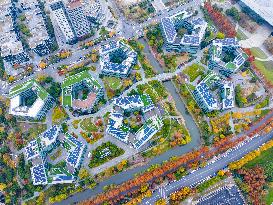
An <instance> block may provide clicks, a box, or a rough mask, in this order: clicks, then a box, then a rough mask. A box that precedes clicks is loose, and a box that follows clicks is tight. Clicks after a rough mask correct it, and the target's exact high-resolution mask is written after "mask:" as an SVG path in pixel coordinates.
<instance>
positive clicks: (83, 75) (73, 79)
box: [62, 70, 101, 89]
mask: <svg viewBox="0 0 273 205" xmlns="http://www.w3.org/2000/svg"><path fill="white" fill-rule="evenodd" d="M86 79H90V80H91V81H92V83H93V84H94V85H95V86H97V87H101V85H100V84H99V83H98V81H97V80H95V79H94V78H93V77H92V76H91V75H90V73H89V72H88V71H87V70H86V71H82V72H80V73H77V74H75V75H71V76H68V77H66V78H65V79H64V81H63V83H62V89H64V88H66V87H68V86H71V85H74V84H76V83H80V82H81V81H83V80H86Z"/></svg>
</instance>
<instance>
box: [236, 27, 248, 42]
mask: <svg viewBox="0 0 273 205" xmlns="http://www.w3.org/2000/svg"><path fill="white" fill-rule="evenodd" d="M236 37H237V38H238V39H239V40H246V39H247V36H246V35H245V34H244V32H243V31H241V30H240V29H238V30H237V36H236Z"/></svg>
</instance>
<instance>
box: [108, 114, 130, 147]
mask: <svg viewBox="0 0 273 205" xmlns="http://www.w3.org/2000/svg"><path fill="white" fill-rule="evenodd" d="M117 119H120V120H121V121H122V120H123V114H120V113H112V114H111V115H110V118H109V121H108V127H107V132H108V133H109V134H111V135H112V136H113V137H115V138H117V139H119V140H121V141H122V142H125V143H127V141H128V134H129V129H128V131H125V130H124V129H122V128H121V125H120V124H118V122H117Z"/></svg>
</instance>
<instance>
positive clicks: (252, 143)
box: [141, 113, 273, 205]
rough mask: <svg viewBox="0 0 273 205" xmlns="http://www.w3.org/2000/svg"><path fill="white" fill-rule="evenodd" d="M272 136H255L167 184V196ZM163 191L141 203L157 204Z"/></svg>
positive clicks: (223, 165) (194, 182)
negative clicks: (202, 166) (224, 154)
mask: <svg viewBox="0 0 273 205" xmlns="http://www.w3.org/2000/svg"><path fill="white" fill-rule="evenodd" d="M272 116H273V113H271V114H270V115H269V116H268V117H267V118H266V119H264V120H262V121H261V122H260V123H258V125H255V126H253V127H252V129H251V130H253V129H255V128H257V127H258V126H259V125H261V124H263V123H264V122H265V121H266V120H267V119H268V118H269V117H272ZM272 138H273V131H271V132H270V133H268V134H266V135H264V136H258V137H255V138H253V139H252V140H250V141H248V142H246V143H245V144H244V145H243V146H241V147H239V148H234V149H233V150H232V151H230V152H229V153H228V154H227V155H226V156H223V157H222V158H220V159H218V160H217V161H215V162H214V163H211V164H210V165H207V166H206V167H204V168H200V169H198V170H196V171H195V172H193V173H191V174H189V175H187V176H185V177H183V178H182V179H181V180H179V181H175V182H172V183H170V184H168V185H166V186H165V187H164V188H163V189H164V192H165V194H166V196H169V195H170V194H171V193H173V192H175V191H177V190H179V189H180V188H181V187H185V186H192V185H194V184H196V183H197V182H199V181H201V180H202V179H204V178H206V177H209V176H213V175H215V173H216V172H217V171H218V170H221V169H224V168H226V167H227V166H228V164H229V163H231V162H233V161H236V160H239V159H241V158H242V157H243V156H244V155H246V154H247V153H249V152H251V151H253V150H255V149H257V148H258V147H260V146H261V145H262V144H263V143H265V142H267V141H269V140H270V139H272ZM161 193H162V191H160V190H156V191H154V193H153V195H152V197H150V198H147V199H144V200H143V202H142V203H141V204H145V205H153V204H155V202H156V201H157V200H159V199H160V198H162V196H161Z"/></svg>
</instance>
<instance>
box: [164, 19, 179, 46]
mask: <svg viewBox="0 0 273 205" xmlns="http://www.w3.org/2000/svg"><path fill="white" fill-rule="evenodd" d="M161 25H162V28H163V31H164V34H165V38H166V40H167V41H168V43H172V42H173V41H174V39H175V37H176V35H177V32H176V29H175V26H174V23H173V21H172V19H171V18H169V17H165V18H162V19H161Z"/></svg>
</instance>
